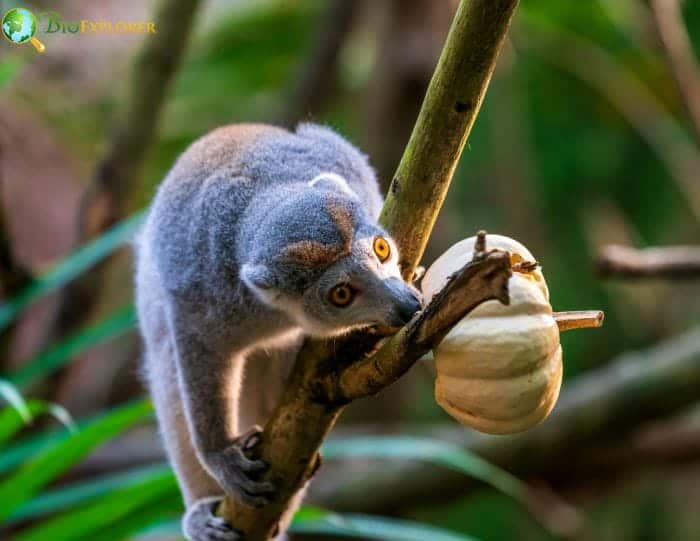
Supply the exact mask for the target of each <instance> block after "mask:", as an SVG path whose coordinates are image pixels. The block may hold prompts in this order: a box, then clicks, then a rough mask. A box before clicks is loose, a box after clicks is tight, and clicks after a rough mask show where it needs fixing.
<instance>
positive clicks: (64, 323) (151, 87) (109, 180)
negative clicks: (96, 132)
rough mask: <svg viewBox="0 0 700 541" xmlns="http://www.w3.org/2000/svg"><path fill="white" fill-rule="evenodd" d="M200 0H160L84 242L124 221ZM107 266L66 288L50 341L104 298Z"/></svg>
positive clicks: (87, 213) (81, 220) (88, 200)
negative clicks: (101, 294)
mask: <svg viewBox="0 0 700 541" xmlns="http://www.w3.org/2000/svg"><path fill="white" fill-rule="evenodd" d="M199 4H200V0H161V1H160V2H159V4H158V6H157V8H156V13H155V16H154V20H155V23H156V31H157V33H156V34H148V35H147V36H146V37H145V38H144V43H143V46H142V48H141V50H140V51H139V52H138V53H137V55H136V57H135V59H134V62H133V65H132V67H131V73H130V75H129V78H128V80H127V84H126V94H125V96H124V100H123V107H122V109H121V111H120V112H119V113H118V116H117V118H116V119H115V123H114V128H113V132H112V134H111V136H110V137H109V140H108V144H107V149H106V151H105V154H104V156H103V158H102V159H101V160H100V162H99V163H98V165H97V167H96V170H95V173H94V176H93V178H92V180H91V182H90V184H89V186H88V188H87V190H86V192H85V194H84V196H83V199H82V202H81V208H80V213H79V216H78V236H77V237H78V240H79V242H80V243H82V242H85V241H87V240H89V239H91V238H93V237H95V236H97V235H99V234H100V233H102V232H103V231H105V230H106V229H108V228H109V227H110V226H111V225H113V224H114V223H116V222H117V221H119V220H120V219H121V218H122V217H123V216H124V214H125V212H126V207H127V205H128V202H129V200H130V198H131V197H132V195H133V194H134V192H135V190H136V189H137V188H138V186H139V178H140V173H141V170H142V169H143V165H144V162H145V160H146V156H147V152H148V150H149V148H150V146H151V142H152V140H153V137H154V135H155V132H156V128H157V124H158V118H159V116H160V112H161V110H162V109H163V103H164V100H165V96H166V93H167V91H168V88H169V86H170V83H171V81H172V80H173V78H174V76H175V74H176V73H177V69H178V66H179V65H180V63H181V61H182V57H183V55H184V51H185V47H186V45H187V41H188V38H189V35H190V33H191V31H192V27H193V23H194V19H195V14H196V10H197V7H198V6H199ZM102 268H104V263H103V264H102V265H101V267H100V268H98V269H97V270H95V271H92V272H89V273H87V274H84V275H83V276H81V277H80V278H79V279H77V280H76V281H74V282H73V283H71V284H70V285H69V286H68V287H67V288H66V289H65V290H64V291H63V294H62V297H61V300H60V304H59V307H58V309H57V312H56V316H55V318H54V321H53V323H52V327H51V329H50V330H49V332H48V336H47V338H46V340H45V341H46V342H50V341H52V340H53V339H55V338H57V337H60V336H64V335H66V334H67V333H69V332H71V331H73V330H75V329H76V328H78V327H80V326H81V325H82V323H84V322H85V320H86V319H88V318H89V317H90V315H91V313H92V310H91V309H92V307H93V306H94V305H95V302H96V301H97V298H98V296H99V294H98V292H99V287H100V284H101V276H102V273H101V272H100V270H101V269H102Z"/></svg>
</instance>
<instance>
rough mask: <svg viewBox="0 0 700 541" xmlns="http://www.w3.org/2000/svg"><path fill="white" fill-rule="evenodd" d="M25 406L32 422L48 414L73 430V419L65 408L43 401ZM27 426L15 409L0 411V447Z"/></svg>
mask: <svg viewBox="0 0 700 541" xmlns="http://www.w3.org/2000/svg"><path fill="white" fill-rule="evenodd" d="M26 405H27V409H28V410H29V414H30V416H31V419H32V420H33V419H35V418H36V417H38V416H40V415H43V414H49V415H51V416H52V417H54V418H56V419H57V420H58V421H59V422H60V423H61V424H63V425H64V426H66V427H67V428H68V429H69V430H75V424H74V423H73V419H72V417H71V416H70V413H68V411H67V410H66V409H65V408H63V407H61V406H59V405H57V404H50V403H47V402H44V401H43V400H29V401H27V402H26ZM30 422H31V421H30ZM27 424H28V423H27V421H26V419H25V418H23V417H22V415H20V413H19V412H18V411H17V410H16V409H15V408H5V409H3V410H0V446H1V445H2V444H4V443H5V442H7V441H8V440H9V439H10V438H11V437H12V436H14V435H15V434H16V433H17V432H19V431H20V430H21V429H22V428H23V427H25V426H26V425H27Z"/></svg>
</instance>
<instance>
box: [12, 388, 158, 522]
mask: <svg viewBox="0 0 700 541" xmlns="http://www.w3.org/2000/svg"><path fill="white" fill-rule="evenodd" d="M152 411H153V408H152V406H151V404H150V402H149V401H146V400H141V401H138V402H135V403H132V404H130V405H128V406H125V407H121V408H118V409H116V410H114V411H112V412H110V413H108V414H106V415H104V416H103V417H100V418H98V419H97V420H95V421H93V422H91V423H89V424H87V425H85V426H84V427H83V428H81V429H80V430H79V431H78V432H77V433H76V434H73V435H71V436H70V437H68V438H67V439H65V440H64V441H61V442H59V443H56V444H54V445H52V446H50V447H49V448H47V449H46V450H45V451H43V452H41V453H40V454H38V455H37V456H35V457H34V458H32V459H30V460H29V461H28V462H26V463H25V464H23V465H22V466H21V467H20V468H19V470H18V471H17V472H15V473H14V474H12V475H10V477H8V478H7V479H5V480H4V481H2V482H0V502H2V503H3V505H2V506H0V522H1V521H3V520H5V519H7V518H8V517H9V516H10V515H11V514H12V513H13V512H14V510H15V509H17V508H18V507H19V506H20V505H22V504H23V503H25V502H26V501H28V500H29V499H30V498H31V497H32V496H33V495H34V494H35V493H36V492H37V491H39V490H40V489H41V488H42V487H43V486H45V485H46V484H48V483H50V482H51V481H52V480H54V479H55V478H57V477H58V476H59V475H61V474H62V473H64V472H65V471H66V470H68V469H69V468H70V467H71V466H73V465H74V464H76V463H77V462H79V461H80V460H81V459H82V458H84V457H85V456H86V455H87V454H88V453H90V451H92V450H93V449H94V448H95V447H97V446H98V445H100V444H102V443H104V442H105V441H107V440H109V439H111V438H113V437H115V436H118V435H119V434H121V433H122V432H124V431H125V430H126V429H127V428H129V427H131V426H133V425H134V424H136V423H138V422H139V421H142V420H144V419H145V418H147V417H148V416H149V415H150V414H151V412H152Z"/></svg>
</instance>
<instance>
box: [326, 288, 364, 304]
mask: <svg viewBox="0 0 700 541" xmlns="http://www.w3.org/2000/svg"><path fill="white" fill-rule="evenodd" d="M356 294H357V291H356V290H355V289H353V288H352V287H351V286H349V285H348V284H338V285H337V286H335V287H334V288H333V289H331V294H330V299H331V302H332V303H333V304H335V305H336V306H338V307H339V308H343V307H345V306H347V305H348V304H350V303H351V302H352V300H353V299H354V298H355V295H356Z"/></svg>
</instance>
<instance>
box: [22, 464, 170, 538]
mask: <svg viewBox="0 0 700 541" xmlns="http://www.w3.org/2000/svg"><path fill="white" fill-rule="evenodd" d="M173 494H177V483H176V481H175V478H174V476H173V474H172V472H171V471H170V470H169V469H168V470H161V471H159V472H154V473H152V474H151V475H150V476H149V477H148V478H147V479H145V480H143V481H142V482H140V483H136V484H134V485H132V486H127V487H124V488H121V489H118V490H115V491H112V492H110V493H109V494H107V495H106V496H104V497H102V498H100V499H98V500H97V501H95V502H93V503H91V504H89V505H87V506H83V507H79V508H78V509H76V510H74V511H71V512H68V513H64V514H62V515H59V516H57V517H55V518H53V519H51V520H48V521H46V522H43V523H41V524H40V525H38V526H36V527H34V528H31V529H29V530H27V531H24V532H22V533H20V534H18V535H16V536H15V537H13V541H46V540H47V539H51V541H73V540H76V541H77V540H80V539H100V540H105V539H107V534H108V533H110V530H115V529H118V530H119V537H115V532H114V531H111V536H109V539H123V538H124V536H125V535H127V534H129V533H132V532H134V531H136V530H138V529H141V528H143V527H144V525H148V524H150V523H152V522H154V521H155V520H158V519H159V518H162V514H163V511H164V509H163V506H162V505H155V504H159V503H161V504H162V503H163V498H164V497H166V496H172V495H173ZM167 503H168V505H167V506H165V507H166V509H167V508H173V507H174V506H173V504H172V503H171V501H170V500H168V502H167ZM153 505H155V507H152V506H153ZM175 508H176V507H175ZM139 509H141V510H145V511H146V513H145V516H144V514H140V516H139V520H137V521H134V520H129V516H130V515H131V514H132V513H133V512H134V511H137V510H139ZM122 521H126V525H128V527H126V528H125V527H124V526H125V524H121V525H120V523H121V522H122Z"/></svg>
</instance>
